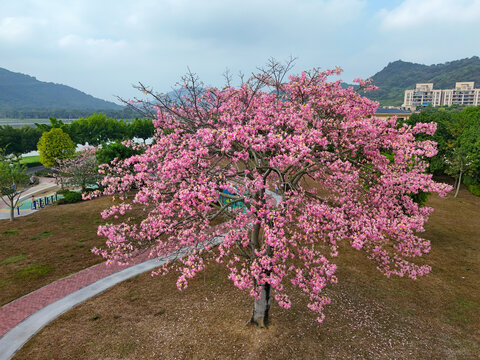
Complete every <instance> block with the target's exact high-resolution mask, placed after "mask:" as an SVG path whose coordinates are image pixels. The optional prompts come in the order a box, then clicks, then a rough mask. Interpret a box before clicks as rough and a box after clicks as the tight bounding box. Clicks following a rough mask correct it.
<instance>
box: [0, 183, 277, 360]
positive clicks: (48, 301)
mask: <svg viewBox="0 0 480 360" xmlns="http://www.w3.org/2000/svg"><path fill="white" fill-rule="evenodd" d="M268 193H269V195H271V196H272V197H273V198H274V199H275V201H276V202H277V203H279V202H281V201H282V197H281V196H279V195H276V194H275V193H273V192H271V191H268ZM221 241H222V237H221V236H220V237H216V238H214V239H212V243H211V245H218V244H220V242H221ZM186 250H187V249H185V250H183V251H180V252H179V253H177V254H175V255H169V256H165V257H161V258H157V259H152V260H148V254H147V253H144V254H141V255H139V256H137V257H136V258H135V259H133V260H132V262H131V264H130V265H128V266H127V267H125V266H119V265H109V266H107V265H106V263H101V264H97V265H94V266H91V267H89V268H87V269H84V270H82V271H79V272H78V273H75V274H73V275H71V276H68V277H66V278H63V279H60V280H57V281H55V282H53V283H51V284H49V285H47V286H44V287H43V288H41V289H38V290H36V291H33V292H31V293H30V294H27V295H25V296H23V297H21V298H19V299H17V300H14V301H12V302H10V303H8V304H6V305H4V306H3V307H1V308H0V360H9V359H11V358H12V357H13V356H14V355H15V353H16V352H17V351H18V350H19V349H20V348H21V347H22V346H23V345H24V344H25V343H26V342H27V341H28V340H29V339H30V338H31V337H33V336H34V335H35V334H36V333H37V332H38V331H40V330H41V329H42V328H43V327H44V326H46V325H47V324H48V323H50V322H51V321H52V320H54V319H55V318H57V317H58V316H60V315H61V314H63V313H64V312H65V311H67V310H69V309H71V308H73V307H74V306H76V305H78V304H80V303H82V302H84V301H85V300H87V299H89V298H91V297H93V296H95V295H97V294H99V293H101V292H103V291H105V290H107V289H109V288H111V287H112V286H114V285H116V284H118V283H120V282H122V281H125V280H127V279H130V278H132V277H134V276H137V275H139V274H142V273H144V272H146V271H150V270H153V269H154V268H156V267H159V266H161V265H163V264H164V263H165V262H166V261H167V259H169V258H170V259H173V258H180V257H182V256H183V255H184V254H185V253H186Z"/></svg>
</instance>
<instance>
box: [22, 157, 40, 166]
mask: <svg viewBox="0 0 480 360" xmlns="http://www.w3.org/2000/svg"><path fill="white" fill-rule="evenodd" d="M39 162H40V155H32V156H23V157H22V159H21V160H20V164H23V165H28V164H32V163H39Z"/></svg>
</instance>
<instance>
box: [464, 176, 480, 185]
mask: <svg viewBox="0 0 480 360" xmlns="http://www.w3.org/2000/svg"><path fill="white" fill-rule="evenodd" d="M462 182H463V184H464V185H466V186H468V185H475V184H477V182H478V180H476V179H475V178H474V177H473V176H470V175H465V176H464V177H463V181H462Z"/></svg>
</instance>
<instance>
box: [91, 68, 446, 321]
mask: <svg viewBox="0 0 480 360" xmlns="http://www.w3.org/2000/svg"><path fill="white" fill-rule="evenodd" d="M339 71H340V70H339V69H335V70H331V71H327V72H323V73H322V72H319V71H316V70H313V71H310V72H304V73H302V74H301V75H299V76H291V77H290V78H289V81H288V82H287V83H278V82H275V77H268V76H255V77H253V78H252V79H250V80H248V81H246V82H245V83H244V84H243V85H242V86H241V87H240V88H233V87H226V88H224V89H221V90H220V89H216V88H208V89H198V88H195V87H194V86H193V85H192V84H191V83H188V82H187V83H186V84H185V85H186V87H185V89H186V91H187V92H188V96H184V97H182V98H181V99H179V101H178V102H176V103H167V102H160V103H159V104H156V111H157V117H156V119H155V125H156V127H157V128H158V129H165V128H168V129H171V130H172V131H171V132H169V133H168V134H166V135H164V133H163V132H162V131H157V132H156V136H155V138H154V142H153V144H152V145H151V146H149V147H148V148H147V149H146V150H145V152H144V153H142V154H141V155H135V156H133V157H131V158H129V159H127V160H125V161H120V162H116V163H115V164H112V165H111V166H107V167H106V168H105V169H104V170H103V171H104V175H105V176H104V179H103V185H104V186H105V190H104V191H103V193H104V194H106V195H114V194H115V195H116V196H117V197H118V201H120V203H117V204H115V205H113V206H112V207H111V208H109V209H107V210H105V211H104V212H103V214H102V215H103V216H104V218H105V219H112V220H109V221H111V222H109V223H108V224H107V225H104V226H101V227H100V228H99V234H101V235H102V236H105V237H106V238H107V249H106V250H95V251H96V253H98V254H99V255H102V256H104V257H106V258H107V259H108V260H109V261H120V262H122V261H123V262H125V261H128V260H129V259H130V258H131V257H132V256H134V255H135V254H136V252H137V251H139V250H141V249H149V250H150V254H151V256H160V255H165V254H173V255H175V254H178V256H179V257H180V254H184V253H186V254H187V256H186V257H185V258H184V260H182V261H181V262H180V263H178V262H177V263H175V262H171V263H169V265H168V266H176V268H177V270H178V271H179V272H180V276H179V278H178V282H177V286H178V287H179V289H184V288H185V287H187V285H188V280H189V279H191V278H192V277H194V276H195V275H196V274H197V273H198V272H200V271H202V270H203V269H204V267H205V263H206V261H207V260H211V259H216V261H218V262H220V263H224V264H225V266H226V267H227V268H228V269H229V271H230V275H229V278H230V279H231V280H232V281H233V283H234V285H235V286H236V287H238V288H239V289H245V290H247V291H249V293H250V294H251V295H252V296H253V297H257V298H258V297H259V294H260V291H261V289H262V287H263V286H265V285H266V284H269V285H270V287H271V289H272V291H273V293H274V298H275V300H276V301H277V302H278V304H279V305H280V306H282V307H284V308H289V307H290V305H291V301H290V298H289V296H288V294H287V290H286V288H285V283H286V281H289V282H290V283H291V284H293V285H294V286H296V287H298V288H299V289H300V290H301V291H303V292H304V293H305V294H306V295H307V296H308V297H309V299H310V303H309V305H308V307H309V308H310V309H311V310H312V311H314V312H316V313H318V321H322V320H323V318H324V314H323V308H324V306H325V305H327V304H329V303H330V300H329V299H328V298H326V297H325V296H324V295H323V290H324V289H325V287H326V286H328V285H329V284H335V283H336V282H337V278H336V276H335V271H336V268H337V267H336V265H335V264H334V263H333V260H334V259H335V258H336V256H339V255H340V254H339V247H338V244H339V243H340V242H348V243H350V244H351V246H352V247H353V248H355V249H357V250H359V251H363V252H364V253H365V254H366V256H367V257H368V258H369V259H371V260H372V261H374V262H375V263H376V266H377V268H378V269H379V270H380V271H381V272H383V273H384V274H385V275H386V276H390V275H396V276H409V277H410V278H413V279H415V278H417V277H419V276H422V275H424V274H426V273H428V272H429V270H430V268H429V267H428V266H425V265H416V264H415V263H414V262H413V259H414V258H415V257H419V256H422V255H423V254H425V253H427V252H428V251H429V249H430V243H429V242H428V241H427V240H424V239H422V238H421V237H419V233H420V232H422V231H423V230H424V229H423V225H424V223H425V221H426V220H427V219H428V216H429V214H430V213H431V211H432V209H430V208H428V207H420V206H419V205H418V204H417V203H416V202H415V201H413V199H412V198H413V197H414V196H415V194H418V193H419V192H432V193H438V194H440V195H442V196H443V195H445V194H446V193H447V192H448V191H449V190H450V187H449V186H447V185H444V184H439V183H436V182H435V181H433V179H432V177H431V175H428V174H427V173H426V168H427V163H426V162H425V160H424V158H425V157H429V156H433V155H434V154H435V153H436V149H435V144H434V143H432V142H431V141H416V140H415V137H414V135H415V134H417V133H420V132H424V133H428V134H431V133H433V132H434V131H435V127H434V126H433V125H431V124H418V125H416V126H415V127H414V128H412V127H410V126H407V125H402V124H399V123H398V122H397V120H396V118H392V119H390V120H384V119H380V118H376V117H375V116H374V113H375V110H376V107H377V103H375V102H373V101H370V100H368V99H366V98H364V97H362V96H360V95H359V94H358V93H356V92H355V91H354V90H353V89H351V88H349V89H343V88H342V87H341V84H340V82H339V81H337V82H328V81H327V77H328V76H329V75H332V74H337V73H339ZM259 84H260V85H264V86H267V89H265V90H262V88H261V86H259ZM360 84H361V85H362V86H364V87H367V88H369V87H370V83H368V82H362V81H360ZM268 86H271V87H273V88H274V89H275V91H272V90H271V89H270V90H269V89H268ZM160 100H161V99H160ZM273 189H276V191H277V192H278V193H279V195H280V196H281V199H282V201H273V200H272V196H271V195H269V194H268V192H267V190H273ZM225 190H228V192H226V191H225ZM221 196H223V197H224V198H227V200H228V203H225V202H222V201H219V199H220V197H221ZM233 204H242V205H243V206H240V207H233ZM116 217H118V219H116ZM214 222H216V223H218V222H221V223H222V225H217V226H213V224H214ZM221 234H223V240H222V243H221V244H220V245H219V246H218V250H214V243H215V238H216V237H217V236H219V235H221ZM164 270H166V268H165V269H162V270H161V271H159V272H158V273H164Z"/></svg>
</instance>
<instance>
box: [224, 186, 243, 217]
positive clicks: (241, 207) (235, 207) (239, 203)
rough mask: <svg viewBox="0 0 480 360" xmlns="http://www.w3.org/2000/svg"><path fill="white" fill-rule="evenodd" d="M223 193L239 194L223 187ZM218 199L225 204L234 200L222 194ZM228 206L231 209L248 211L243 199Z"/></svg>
mask: <svg viewBox="0 0 480 360" xmlns="http://www.w3.org/2000/svg"><path fill="white" fill-rule="evenodd" d="M222 194H227V195H233V196H235V195H237V194H235V193H231V192H230V191H228V190H227V189H223V190H222ZM218 201H219V202H220V204H222V205H225V204H229V203H230V202H232V201H233V200H232V199H230V198H228V197H226V196H222V195H220V196H219V197H218ZM228 208H229V209H230V210H233V209H243V212H246V211H247V207H246V206H245V204H244V203H243V202H241V201H238V202H236V203H234V204H232V205H230V206H228Z"/></svg>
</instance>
